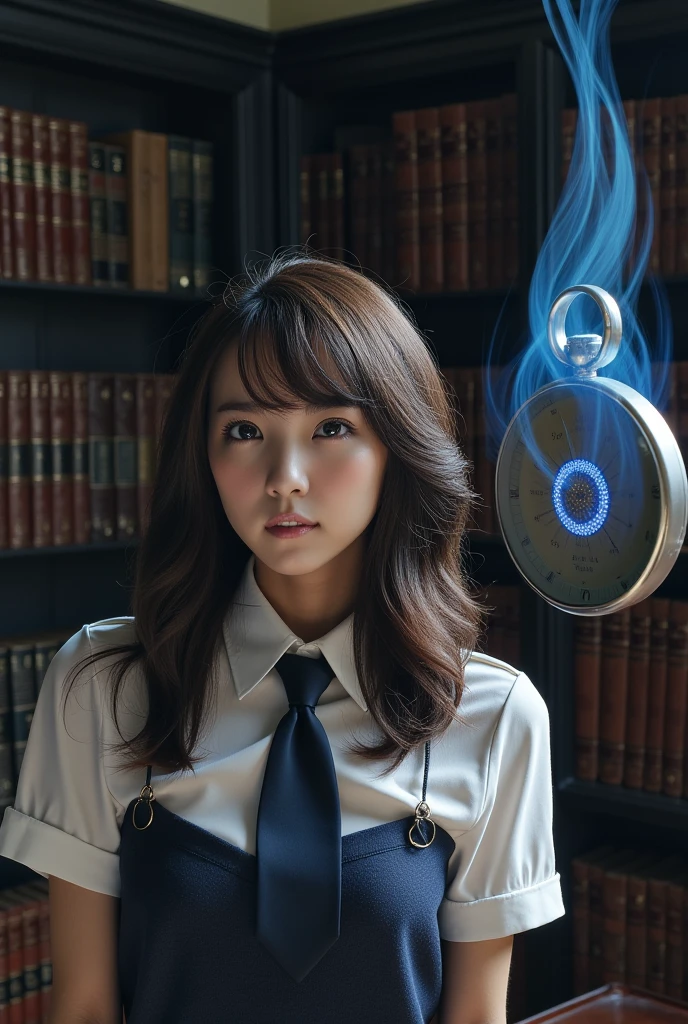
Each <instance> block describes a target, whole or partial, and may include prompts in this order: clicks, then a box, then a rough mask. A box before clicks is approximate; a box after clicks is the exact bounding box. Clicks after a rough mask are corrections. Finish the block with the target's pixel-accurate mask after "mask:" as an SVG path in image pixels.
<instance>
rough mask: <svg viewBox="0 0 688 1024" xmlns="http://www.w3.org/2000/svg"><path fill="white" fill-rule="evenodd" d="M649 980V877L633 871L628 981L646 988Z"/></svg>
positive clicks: (630, 879) (628, 922) (628, 921)
mask: <svg viewBox="0 0 688 1024" xmlns="http://www.w3.org/2000/svg"><path fill="white" fill-rule="evenodd" d="M646 979H647V877H646V876H645V875H644V874H643V873H642V872H638V873H635V872H633V871H631V872H630V873H629V877H628V895H627V905H626V980H627V982H628V984H629V985H635V986H637V987H638V988H644V987H645V983H646Z"/></svg>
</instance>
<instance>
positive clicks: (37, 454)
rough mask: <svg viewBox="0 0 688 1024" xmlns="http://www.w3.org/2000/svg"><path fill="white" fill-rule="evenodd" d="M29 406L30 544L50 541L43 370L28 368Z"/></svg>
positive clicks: (46, 398)
mask: <svg viewBox="0 0 688 1024" xmlns="http://www.w3.org/2000/svg"><path fill="white" fill-rule="evenodd" d="M29 394H30V409H31V488H32V492H33V494H32V497H33V500H32V508H33V546H34V547H35V548H45V547H50V546H51V545H52V542H53V467H52V449H51V444H50V378H49V375H48V371H47V370H30V371H29Z"/></svg>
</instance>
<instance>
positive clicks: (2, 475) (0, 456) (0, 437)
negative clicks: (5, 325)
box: [0, 370, 9, 548]
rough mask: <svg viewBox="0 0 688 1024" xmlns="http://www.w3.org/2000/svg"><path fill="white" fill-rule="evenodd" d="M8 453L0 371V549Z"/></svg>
mask: <svg viewBox="0 0 688 1024" xmlns="http://www.w3.org/2000/svg"><path fill="white" fill-rule="evenodd" d="M8 476H9V451H8V442H7V373H6V372H5V371H4V370H0V548H6V547H7V546H8V544H9V528H8V522H7V478H8Z"/></svg>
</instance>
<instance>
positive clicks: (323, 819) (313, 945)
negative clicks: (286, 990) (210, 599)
mask: <svg viewBox="0 0 688 1024" xmlns="http://www.w3.org/2000/svg"><path fill="white" fill-rule="evenodd" d="M275 668H276V669H277V671H278V672H279V674H280V676H281V678H282V681H283V683H284V688H285V690H286V691H287V699H288V701H289V710H288V711H287V713H286V714H285V715H284V717H283V718H282V719H281V720H280V721H279V722H278V724H277V728H276V729H275V735H274V736H273V738H272V744H271V745H270V750H269V752H268V759H267V764H266V766H265V775H264V777H263V786H262V789H261V793H260V802H259V804H258V821H257V828H256V859H257V869H258V870H257V884H258V893H257V936H258V940H259V941H260V942H261V943H262V944H263V945H264V946H265V947H266V948H267V949H268V950H269V951H270V953H271V954H272V955H273V957H274V958H275V959H276V960H277V961H278V962H279V963H280V964H281V965H282V967H284V969H285V970H286V971H287V972H288V973H289V974H290V975H291V976H292V978H294V980H295V981H302V980H303V979H304V978H305V977H306V975H307V974H308V972H309V971H310V970H311V969H312V968H313V967H315V965H316V964H317V963H318V961H319V960H320V959H321V958H322V957H323V956H324V955H325V953H326V952H327V951H328V949H329V948H330V946H332V945H333V944H334V943H335V942H336V940H337V939H338V938H339V924H340V906H341V890H342V826H341V814H340V808H339V789H338V787H337V776H336V774H335V770H334V762H333V760H332V751H331V749H330V741H329V740H328V738H327V734H326V733H325V730H324V729H323V727H322V725H321V724H320V722H319V721H318V719H317V717H316V714H315V710H314V709H315V705H316V704H317V703H318V701H319V700H320V698H321V696H322V694H323V693H324V691H325V690H326V689H327V687H328V686H329V684H330V682H331V681H332V678H333V676H334V672H333V671H332V669H331V668H330V666H329V665H328V663H327V661H326V659H325V658H324V657H323V656H322V655H321V656H320V657H319V658H308V657H306V656H305V655H303V654H284V655H283V656H282V657H281V658H280V660H279V661H278V662H277V664H276V666H275Z"/></svg>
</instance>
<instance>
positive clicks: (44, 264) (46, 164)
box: [31, 114, 53, 281]
mask: <svg viewBox="0 0 688 1024" xmlns="http://www.w3.org/2000/svg"><path fill="white" fill-rule="evenodd" d="M31 132H32V145H33V179H34V188H35V195H36V276H37V277H38V280H39V281H52V280H53V253H52V230H51V222H50V217H51V212H50V211H51V206H50V137H49V133H48V118H47V117H45V116H44V115H43V114H32V115H31Z"/></svg>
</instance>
